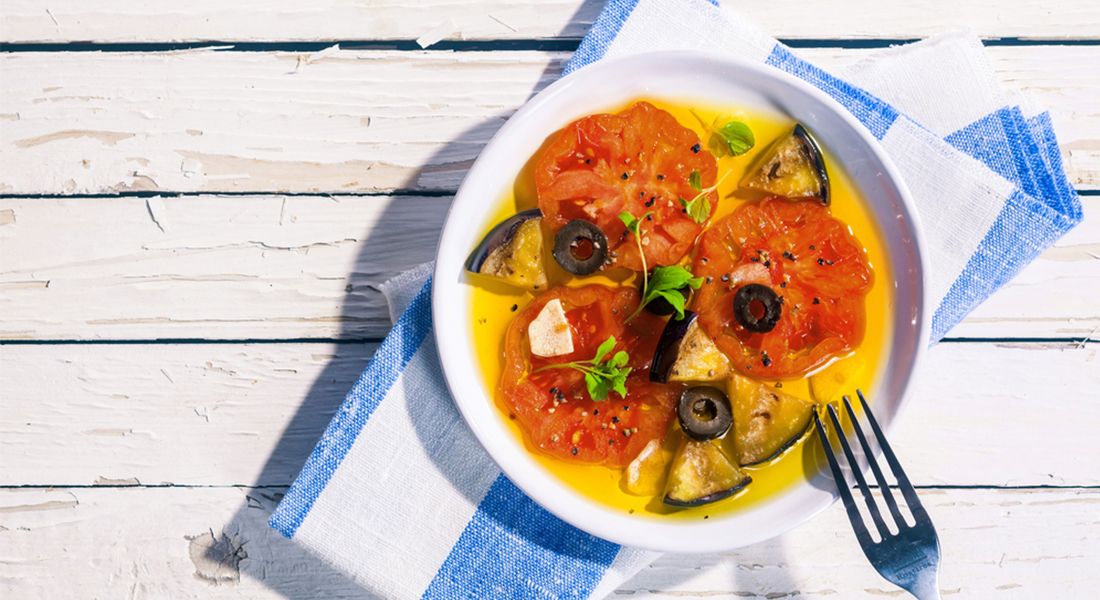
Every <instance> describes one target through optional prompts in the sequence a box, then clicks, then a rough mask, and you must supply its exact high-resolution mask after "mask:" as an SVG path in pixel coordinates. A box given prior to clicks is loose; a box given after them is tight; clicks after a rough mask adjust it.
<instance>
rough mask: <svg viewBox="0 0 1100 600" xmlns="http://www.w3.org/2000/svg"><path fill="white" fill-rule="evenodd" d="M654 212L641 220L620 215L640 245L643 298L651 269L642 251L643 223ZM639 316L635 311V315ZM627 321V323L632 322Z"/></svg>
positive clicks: (631, 216) (629, 215)
mask: <svg viewBox="0 0 1100 600" xmlns="http://www.w3.org/2000/svg"><path fill="white" fill-rule="evenodd" d="M652 214H653V211H650V212H647V213H646V214H644V215H642V218H641V219H636V218H634V215H632V214H630V213H629V212H627V211H623V212H621V213H619V220H620V221H622V222H623V225H626V230H627V231H629V232H630V233H633V234H634V241H635V242H637V244H638V256H640V257H641V258H642V296H643V297H644V296H645V294H646V290H648V289H649V269H648V268H647V267H646V265H645V252H644V251H643V250H642V221H644V220H646V219H647V218H648V217H649V215H652ZM636 314H638V313H637V311H635V313H634V315H636ZM634 315H630V319H633V318H634ZM630 319H627V321H630Z"/></svg>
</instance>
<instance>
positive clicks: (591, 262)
mask: <svg viewBox="0 0 1100 600" xmlns="http://www.w3.org/2000/svg"><path fill="white" fill-rule="evenodd" d="M554 260H556V261H558V264H559V265H561V268H563V269H565V270H566V271H569V272H570V273H572V274H574V275H591V274H593V273H595V272H596V271H598V270H599V269H600V265H602V264H603V263H604V261H605V260H607V236H605V235H604V234H603V231H601V230H600V228H599V227H596V224H595V223H592V222H590V221H585V220H584V219H573V220H572V221H570V222H568V223H566V224H565V227H562V228H561V229H560V230H559V231H558V234H557V236H555V237H554Z"/></svg>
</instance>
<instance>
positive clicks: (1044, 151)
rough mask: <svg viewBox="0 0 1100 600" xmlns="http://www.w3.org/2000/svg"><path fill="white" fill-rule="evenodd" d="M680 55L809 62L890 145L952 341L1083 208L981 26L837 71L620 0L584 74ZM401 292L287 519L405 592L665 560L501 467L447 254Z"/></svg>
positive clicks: (741, 27) (387, 593)
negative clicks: (464, 368) (461, 332)
mask: <svg viewBox="0 0 1100 600" xmlns="http://www.w3.org/2000/svg"><path fill="white" fill-rule="evenodd" d="M672 49H704V50H707V51H711V52H714V51H728V52H730V53H732V54H735V55H738V56H741V57H744V58H748V59H751V60H757V61H759V62H764V63H767V64H770V65H772V66H775V67H777V68H780V69H782V70H784V71H787V72H788V73H792V74H794V75H796V76H798V77H800V78H802V79H804V80H806V81H809V82H810V83H812V84H814V85H816V86H817V87H819V88H821V89H823V90H824V91H826V92H827V93H829V94H830V95H832V96H833V97H834V98H836V99H837V100H838V101H839V102H840V103H841V104H842V105H844V106H845V107H846V108H848V109H849V110H850V111H851V112H852V113H853V114H854V115H855V116H856V117H857V118H859V120H860V121H861V122H863V123H864V125H866V126H867V127H868V129H869V130H870V131H871V132H872V133H873V134H874V135H875V137H877V138H878V139H879V140H880V141H881V142H882V144H883V146H884V147H885V148H886V150H887V152H888V153H889V154H890V155H891V157H892V158H893V160H894V162H895V164H897V166H898V167H899V169H900V170H901V172H902V174H903V176H904V177H905V180H906V182H907V184H908V185H909V188H910V190H911V191H912V193H913V196H914V199H915V200H916V203H917V209H918V212H919V213H920V216H921V220H922V222H923V226H924V228H925V232H926V235H927V241H928V243H929V246H930V249H931V261H932V265H931V271H932V275H933V276H932V292H933V294H934V297H935V299H936V302H937V303H938V304H937V309H936V312H935V317H934V319H933V340H938V339H939V338H941V337H943V335H944V334H945V333H946V332H947V331H948V330H949V329H950V328H951V327H952V326H953V325H954V324H956V323H958V321H959V320H961V319H962V318H963V317H964V316H965V315H966V314H967V313H968V312H969V311H970V310H971V309H973V308H974V307H975V306H976V305H977V304H979V303H980V302H981V301H982V300H984V299H985V298H986V297H988V295H989V294H990V293H992V292H993V291H995V290H996V289H997V288H999V287H1000V286H1001V285H1003V284H1004V283H1005V282H1006V281H1008V279H1010V278H1011V277H1012V276H1013V275H1014V274H1015V273H1017V272H1018V271H1019V270H1020V269H1021V268H1023V266H1024V265H1026V264H1027V263H1028V262H1030V261H1031V260H1032V259H1034V258H1035V257H1036V256H1037V255H1038V254H1039V253H1040V252H1041V251H1042V250H1043V249H1045V248H1047V247H1049V246H1050V245H1051V244H1053V242H1054V241H1055V240H1056V239H1057V238H1058V237H1060V236H1061V235H1062V234H1063V233H1065V232H1066V231H1068V230H1069V229H1070V228H1071V227H1073V226H1074V225H1075V224H1076V223H1078V222H1079V221H1080V220H1081V206H1080V203H1079V201H1078V199H1077V196H1076V194H1075V193H1074V191H1073V188H1072V187H1071V186H1070V184H1069V182H1068V181H1067V180H1066V177H1065V174H1064V172H1063V169H1062V165H1061V159H1060V154H1059V151H1058V146H1057V142H1056V141H1055V139H1054V134H1053V131H1052V129H1051V125H1050V117H1049V115H1048V114H1047V113H1045V112H1042V111H1041V110H1040V109H1038V108H1037V105H1035V104H1034V102H1032V101H1031V100H1030V99H1028V98H1025V97H1022V96H1021V95H1019V94H1013V95H1009V94H1007V93H1006V92H1005V91H1004V90H1002V88H1001V87H1000V85H999V83H998V81H997V79H996V77H995V75H994V73H993V70H992V68H991V66H990V65H989V63H988V60H987V59H986V57H985V55H984V52H983V50H982V48H981V43H980V42H979V41H978V40H977V39H976V38H974V37H973V36H972V35H970V34H967V33H950V34H945V35H942V36H938V37H935V38H930V39H928V40H925V41H923V42H918V43H916V44H911V45H908V46H902V47H898V48H893V49H890V50H885V51H882V52H879V53H877V54H875V55H874V56H872V57H869V58H867V59H865V60H863V61H861V62H860V63H857V64H855V65H853V66H851V67H849V68H847V69H845V70H844V71H843V72H842V73H837V74H830V73H826V72H825V71H823V70H821V69H819V68H817V67H815V66H813V65H812V64H810V63H808V62H806V61H805V60H802V59H800V58H798V57H797V56H796V55H795V53H794V52H793V51H792V50H790V49H789V48H787V47H786V46H784V45H782V44H780V43H778V42H776V41H775V40H774V39H772V38H770V37H768V36H767V35H765V34H764V33H762V32H760V31H759V30H757V29H755V28H754V27H752V26H751V25H749V24H748V23H746V22H745V21H744V20H742V19H741V18H740V17H739V16H738V15H736V14H735V13H734V12H732V11H731V10H729V9H728V8H725V7H722V6H720V5H717V4H714V3H711V2H708V1H706V0H612V1H611V2H609V3H608V4H607V6H606V7H605V8H604V11H603V12H602V13H601V15H600V17H599V19H598V20H597V21H596V23H595V24H594V25H593V27H592V29H591V31H590V32H589V34H588V35H587V36H586V37H585V39H584V41H583V43H582V44H581V46H580V48H579V49H578V51H577V53H576V54H575V56H574V57H573V59H572V61H570V63H569V65H568V66H567V68H566V72H567V73H568V72H572V71H574V70H577V69H579V68H582V67H583V66H584V65H586V64H590V63H592V62H595V61H597V60H600V59H602V58H605V57H611V56H621V55H626V54H633V53H640V52H648V51H654V50H672ZM382 290H383V293H384V294H385V295H386V297H387V299H388V301H389V303H390V311H391V316H392V317H393V318H394V322H395V325H394V328H393V330H392V331H391V333H390V334H389V335H388V336H387V337H386V339H385V341H384V342H383V343H382V345H381V347H380V348H379V349H378V351H377V352H376V354H375V356H374V358H373V360H372V361H371V364H370V365H369V366H368V367H367V370H366V371H365V372H364V373H363V375H362V377H361V378H360V379H359V381H358V382H357V383H356V385H355V387H354V388H352V390H351V392H350V393H349V394H348V397H347V399H346V400H345V401H344V404H343V405H342V406H341V408H340V410H339V412H338V413H337V414H336V416H335V417H334V418H333V420H332V422H331V423H330V425H329V427H328V429H327V430H326V431H325V433H324V435H323V436H322V437H321V440H320V442H319V443H318V444H317V448H316V449H315V450H314V451H313V454H312V455H311V456H310V458H309V460H308V461H307V463H306V465H305V467H304V468H303V470H302V472H301V474H300V475H299V476H298V478H297V480H296V481H295V482H294V485H293V486H292V487H291V489H290V490H289V492H288V493H287V495H286V497H285V498H284V499H283V501H282V502H281V503H280V504H279V506H278V508H277V509H276V511H275V513H274V514H273V515H272V517H271V521H270V523H271V526H272V527H274V528H275V529H277V530H279V531H280V532H282V533H283V534H284V535H285V536H287V537H289V538H292V539H294V540H295V541H297V542H298V543H300V544H302V545H303V546H304V547H306V548H308V549H309V550H310V551H312V552H314V553H315V554H316V555H318V556H319V557H321V558H322V559H323V560H325V561H327V562H329V563H330V564H332V565H333V566H335V567H336V568H338V569H339V570H341V571H343V572H344V573H346V574H348V575H349V576H350V577H351V578H352V579H354V580H355V581H357V582H359V583H360V584H362V585H363V586H364V587H366V588H367V589H369V590H370V591H372V592H374V593H376V594H378V595H380V596H382V597H384V598H393V599H400V600H405V599H410V600H411V599H414V598H429V599H430V598H446V599H451V598H470V599H475V598H476V599H481V598H516V599H528V598H540V599H541V598H545V599H565V598H572V599H585V598H593V599H598V598H604V597H606V596H607V595H609V594H610V593H611V592H613V591H614V590H615V589H616V587H617V586H618V585H619V584H621V583H622V582H623V581H625V580H626V579H628V578H630V577H632V576H633V575H634V574H635V573H637V572H638V571H639V570H640V569H642V568H643V567H644V566H646V565H647V564H649V563H650V562H652V561H653V560H654V559H655V558H656V557H657V556H658V555H657V554H655V553H652V552H644V551H639V550H635V549H631V548H625V547H621V546H618V545H616V544H612V543H610V542H607V541H604V540H601V539H599V538H595V537H593V536H591V535H588V534H586V533H584V532H582V531H579V530H577V529H575V528H573V527H571V526H569V525H568V524H566V523H564V522H562V521H561V520H560V519H558V518H556V517H554V516H553V515H551V514H550V513H548V512H546V511H545V510H543V509H542V508H541V507H539V506H538V505H537V504H535V503H534V502H532V501H531V500H530V499H528V498H527V497H526V496H524V495H523V493H522V492H520V491H519V490H518V489H517V488H516V487H515V486H514V485H513V484H512V483H511V482H510V481H509V480H508V479H507V478H506V477H504V476H503V475H502V474H501V472H500V470H499V468H497V466H496V465H495V463H493V462H492V460H491V459H490V458H489V457H488V455H487V454H486V453H485V451H484V450H483V449H482V448H481V446H480V445H479V444H478V442H477V440H476V438H474V436H473V434H472V433H471V432H470V430H469V428H468V427H467V426H466V424H465V423H464V422H463V420H462V418H461V416H460V414H459V413H458V410H457V409H456V408H455V406H454V404H453V401H452V399H451V397H450V395H449V393H448V391H447V386H446V382H445V381H444V379H443V375H442V372H441V370H440V366H439V360H438V356H437V354H436V347H435V340H434V338H433V337H432V323H431V310H430V304H431V302H430V295H431V265H430V264H429V265H422V266H421V267H419V268H417V269H414V270H412V271H410V272H408V273H405V274H403V275H401V276H399V277H398V278H396V279H394V280H392V281H390V282H388V283H386V284H385V285H384V286H383V287H382Z"/></svg>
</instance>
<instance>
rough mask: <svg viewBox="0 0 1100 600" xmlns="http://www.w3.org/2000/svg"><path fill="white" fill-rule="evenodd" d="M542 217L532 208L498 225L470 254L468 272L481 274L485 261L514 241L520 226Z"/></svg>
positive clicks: (467, 262) (467, 263) (467, 264)
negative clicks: (513, 238) (494, 252)
mask: <svg viewBox="0 0 1100 600" xmlns="http://www.w3.org/2000/svg"><path fill="white" fill-rule="evenodd" d="M541 216H542V211H540V210H539V209H537V208H532V209H531V210H525V211H522V212H518V213H516V214H514V215H512V216H511V217H508V218H507V219H505V220H503V221H501V222H500V223H497V226H496V227H493V229H492V231H490V232H489V233H488V234H487V235H486V236H485V237H484V238H482V239H481V243H480V244H478V245H477V248H474V251H473V252H471V253H470V258H468V259H466V270H467V271H470V272H471V273H480V272H481V267H482V265H483V264H485V259H487V258H489V255H490V254H492V253H493V251H495V250H497V249H498V248H501V247H502V246H505V245H507V244H508V242H510V241H512V237H513V236H515V235H516V231H517V230H519V226H520V225H522V224H523V223H524V222H525V221H527V220H529V219H534V218H538V217H541Z"/></svg>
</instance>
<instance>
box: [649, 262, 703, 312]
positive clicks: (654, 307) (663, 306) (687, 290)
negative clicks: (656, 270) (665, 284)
mask: <svg viewBox="0 0 1100 600" xmlns="http://www.w3.org/2000/svg"><path fill="white" fill-rule="evenodd" d="M649 279H650V280H652V279H653V272H652V271H650V273H649ZM643 283H644V281H639V282H638V291H639V292H640V291H641V286H642V284H643ZM676 291H678V292H680V294H681V295H682V296H683V297H684V305H685V306H687V302H688V298H690V297H691V287H690V286H688V284H686V283H685V284H684V287H682V288H679V289H678V290H676ZM645 309H646V310H647V311H649V312H651V313H653V314H655V315H657V316H659V317H667V316H669V315H672V314H676V307H674V306H672V303H671V302H669V301H668V300H666V299H665V297H664V296H657V297H656V298H654V299H653V300H650V301H649V304H646V305H645Z"/></svg>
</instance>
